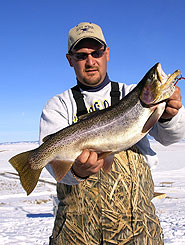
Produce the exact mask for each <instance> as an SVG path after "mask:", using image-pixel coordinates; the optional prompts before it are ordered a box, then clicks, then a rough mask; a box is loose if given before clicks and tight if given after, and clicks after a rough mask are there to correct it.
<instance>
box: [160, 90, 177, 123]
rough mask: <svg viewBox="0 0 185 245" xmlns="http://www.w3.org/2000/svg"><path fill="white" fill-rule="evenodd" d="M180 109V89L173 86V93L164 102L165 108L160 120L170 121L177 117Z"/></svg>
mask: <svg viewBox="0 0 185 245" xmlns="http://www.w3.org/2000/svg"><path fill="white" fill-rule="evenodd" d="M181 107H182V101H181V91H180V88H179V87H177V86H175V92H174V93H173V94H172V96H171V97H170V98H169V99H168V100H167V102H166V108H165V111H164V113H163V114H162V116H161V118H162V119H171V118H173V117H174V116H175V115H177V113H178V111H179V109H180V108H181Z"/></svg>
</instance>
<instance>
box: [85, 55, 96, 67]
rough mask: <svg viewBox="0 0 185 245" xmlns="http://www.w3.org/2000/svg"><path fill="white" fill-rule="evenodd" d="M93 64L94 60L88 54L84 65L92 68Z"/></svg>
mask: <svg viewBox="0 0 185 245" xmlns="http://www.w3.org/2000/svg"><path fill="white" fill-rule="evenodd" d="M94 63H95V58H93V57H92V55H91V54H89V55H88V56H87V59H86V64H87V65H89V66H92V65H93V64H94Z"/></svg>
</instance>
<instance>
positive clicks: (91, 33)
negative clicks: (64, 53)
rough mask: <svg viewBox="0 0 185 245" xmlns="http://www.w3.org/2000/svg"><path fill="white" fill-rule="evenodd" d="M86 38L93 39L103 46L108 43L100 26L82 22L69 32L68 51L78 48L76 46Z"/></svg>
mask: <svg viewBox="0 0 185 245" xmlns="http://www.w3.org/2000/svg"><path fill="white" fill-rule="evenodd" d="M84 38H93V39H95V40H96V41H98V42H100V43H101V44H103V45H106V41H105V38H104V35H103V32H102V29H101V28H100V26H98V25H96V24H93V23H91V22H82V23H80V24H78V25H76V26H75V27H73V28H72V29H71V30H70V31H69V37H68V51H70V50H71V49H72V48H74V47H75V46H76V44H77V43H78V42H79V41H81V40H82V39H84Z"/></svg>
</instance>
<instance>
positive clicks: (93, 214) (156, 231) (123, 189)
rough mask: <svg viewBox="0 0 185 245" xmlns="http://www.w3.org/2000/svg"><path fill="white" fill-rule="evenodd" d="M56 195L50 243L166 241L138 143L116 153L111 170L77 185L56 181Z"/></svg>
mask: <svg viewBox="0 0 185 245" xmlns="http://www.w3.org/2000/svg"><path fill="white" fill-rule="evenodd" d="M57 193H58V199H59V201H60V203H59V207H58V212H57V216H56V219H55V224H54V229H53V234H52V237H51V240H50V244H52V245H54V244H55V245H74V244H77V245H98V244H103V245H106V244H107V245H108V244H112V245H113V244H120V245H121V244H138V245H150V244H151V245H160V244H164V243H163V238H162V229H161V226H160V222H159V220H158V218H157V216H156V215H155V208H154V206H153V204H152V203H151V200H152V198H153V194H154V184H153V180H152V176H151V172H150V169H149V167H148V165H147V164H146V163H145V161H144V159H143V156H142V154H140V152H139V151H138V149H137V148H136V147H135V146H134V147H132V148H131V149H129V150H127V151H124V152H121V153H120V154H117V155H115V158H114V162H113V165H112V169H111V171H110V172H109V173H104V172H103V171H102V170H101V171H100V172H99V173H98V174H96V175H93V176H91V177H90V178H88V179H87V180H85V181H84V182H81V183H80V184H79V185H75V186H68V185H64V184H60V183H58V184H57Z"/></svg>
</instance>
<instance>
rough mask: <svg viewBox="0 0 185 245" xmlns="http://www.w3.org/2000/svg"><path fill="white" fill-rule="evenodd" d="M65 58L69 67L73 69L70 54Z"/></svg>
mask: <svg viewBox="0 0 185 245" xmlns="http://www.w3.org/2000/svg"><path fill="white" fill-rule="evenodd" d="M66 58H67V60H68V62H69V65H70V66H71V67H73V62H72V58H71V55H70V54H66Z"/></svg>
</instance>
